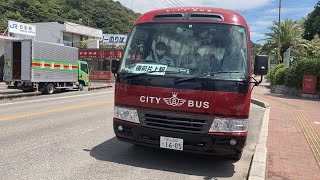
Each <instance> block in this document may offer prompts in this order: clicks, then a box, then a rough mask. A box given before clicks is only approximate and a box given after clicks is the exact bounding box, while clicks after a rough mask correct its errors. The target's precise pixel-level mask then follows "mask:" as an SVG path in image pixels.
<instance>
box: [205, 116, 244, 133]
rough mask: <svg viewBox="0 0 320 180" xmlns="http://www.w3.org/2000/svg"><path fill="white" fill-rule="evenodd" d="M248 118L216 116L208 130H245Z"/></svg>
mask: <svg viewBox="0 0 320 180" xmlns="http://www.w3.org/2000/svg"><path fill="white" fill-rule="evenodd" d="M247 131H248V119H228V118H216V119H214V121H213V123H212V125H211V127H210V130H209V132H227V133H228V132H230V133H237V132H247Z"/></svg>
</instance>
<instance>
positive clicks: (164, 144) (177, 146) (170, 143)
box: [160, 136, 183, 151]
mask: <svg viewBox="0 0 320 180" xmlns="http://www.w3.org/2000/svg"><path fill="white" fill-rule="evenodd" d="M160 148H165V149H173V150H177V151H183V139H178V138H171V137H164V136H160Z"/></svg>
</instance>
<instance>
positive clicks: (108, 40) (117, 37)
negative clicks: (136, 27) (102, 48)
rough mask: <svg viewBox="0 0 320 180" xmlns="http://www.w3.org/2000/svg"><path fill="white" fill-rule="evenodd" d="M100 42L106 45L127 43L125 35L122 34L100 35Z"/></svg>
mask: <svg viewBox="0 0 320 180" xmlns="http://www.w3.org/2000/svg"><path fill="white" fill-rule="evenodd" d="M100 42H101V43H103V44H107V45H114V44H119V45H124V44H126V42H127V35H124V34H102V37H101V38H100Z"/></svg>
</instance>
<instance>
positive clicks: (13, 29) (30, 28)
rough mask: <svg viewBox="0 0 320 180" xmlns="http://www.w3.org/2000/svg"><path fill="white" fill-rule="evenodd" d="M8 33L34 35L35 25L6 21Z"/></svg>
mask: <svg viewBox="0 0 320 180" xmlns="http://www.w3.org/2000/svg"><path fill="white" fill-rule="evenodd" d="M8 30H9V33H14V34H22V35H27V36H36V26H34V25H30V24H25V23H21V22H16V21H8Z"/></svg>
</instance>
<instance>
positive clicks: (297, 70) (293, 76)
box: [284, 58, 320, 90]
mask: <svg viewBox="0 0 320 180" xmlns="http://www.w3.org/2000/svg"><path fill="white" fill-rule="evenodd" d="M304 75H315V76H317V79H318V87H317V89H318V90H320V59H319V58H318V59H307V58H301V59H299V60H295V61H294V62H293V63H292V65H291V66H290V68H289V69H288V71H287V72H286V75H285V79H284V84H285V85H286V86H290V87H296V88H298V89H301V88H302V83H303V76H304Z"/></svg>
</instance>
